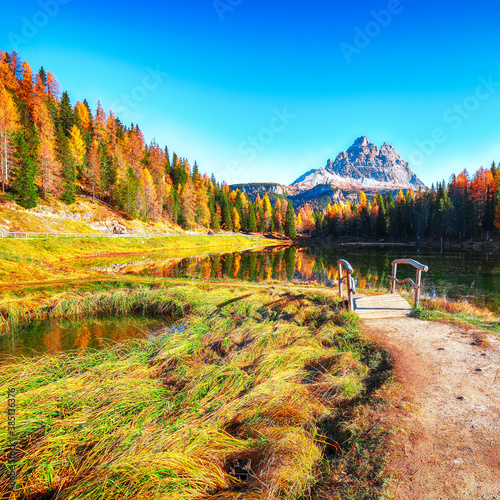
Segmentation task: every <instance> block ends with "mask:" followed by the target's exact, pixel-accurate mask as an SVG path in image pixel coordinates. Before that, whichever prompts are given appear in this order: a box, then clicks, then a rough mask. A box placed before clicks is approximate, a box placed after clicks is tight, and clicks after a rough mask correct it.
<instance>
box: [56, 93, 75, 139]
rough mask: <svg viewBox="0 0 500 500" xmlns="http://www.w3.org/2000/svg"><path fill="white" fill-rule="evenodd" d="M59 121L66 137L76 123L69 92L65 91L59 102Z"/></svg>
mask: <svg viewBox="0 0 500 500" xmlns="http://www.w3.org/2000/svg"><path fill="white" fill-rule="evenodd" d="M58 123H59V124H60V125H61V127H62V129H63V132H64V134H65V135H66V137H69V136H70V134H71V129H72V127H73V125H74V124H75V118H74V116H73V109H72V108H71V102H70V99H69V95H68V93H67V92H63V95H62V98H61V102H60V104H59V116H58Z"/></svg>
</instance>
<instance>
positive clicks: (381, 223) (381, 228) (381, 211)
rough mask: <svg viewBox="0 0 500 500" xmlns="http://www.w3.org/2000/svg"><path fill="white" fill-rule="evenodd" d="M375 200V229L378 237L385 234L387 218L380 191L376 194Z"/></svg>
mask: <svg viewBox="0 0 500 500" xmlns="http://www.w3.org/2000/svg"><path fill="white" fill-rule="evenodd" d="M376 201H377V206H378V213H377V219H376V225H375V231H376V234H377V236H378V237H379V238H385V237H386V236H387V229H388V220H387V214H386V210H385V203H384V200H383V199H382V196H381V195H380V193H378V194H377V197H376Z"/></svg>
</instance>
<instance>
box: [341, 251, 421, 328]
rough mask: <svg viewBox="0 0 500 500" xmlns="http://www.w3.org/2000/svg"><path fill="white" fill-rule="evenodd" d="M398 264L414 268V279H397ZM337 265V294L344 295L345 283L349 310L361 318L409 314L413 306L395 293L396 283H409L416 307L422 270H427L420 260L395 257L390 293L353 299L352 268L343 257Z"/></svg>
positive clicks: (393, 316) (354, 292)
mask: <svg viewBox="0 0 500 500" xmlns="http://www.w3.org/2000/svg"><path fill="white" fill-rule="evenodd" d="M398 264H409V265H411V266H413V267H414V268H416V270H417V277H416V280H415V281H413V280H412V279H410V278H406V279H404V280H398V279H397V277H396V275H397V269H398ZM337 265H338V269H339V295H340V297H344V292H343V288H344V287H343V284H344V283H345V284H346V288H347V304H348V308H349V310H350V311H354V312H355V313H356V314H357V315H358V316H359V317H360V318H361V319H381V318H398V317H402V316H408V315H410V314H411V312H412V311H413V308H412V306H411V305H410V304H408V302H407V300H406V299H404V298H403V297H402V296H401V295H399V294H398V293H396V285H402V284H403V283H410V285H411V286H412V288H413V290H414V294H415V300H414V303H413V306H414V308H415V309H416V308H417V307H418V303H419V300H420V288H421V285H422V272H424V273H426V272H427V271H428V270H429V268H428V267H427V266H424V265H423V264H420V262H417V261H416V260H412V259H397V260H395V261H393V263H392V276H390V278H391V293H390V294H385V295H370V296H368V295H367V296H360V297H359V298H356V299H355V298H354V297H353V296H354V295H355V294H356V287H355V284H354V278H353V277H352V274H353V272H354V269H353V268H352V266H351V265H350V264H349V262H347V261H346V260H343V259H341V260H339V261H338V264H337Z"/></svg>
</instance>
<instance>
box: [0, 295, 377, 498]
mask: <svg viewBox="0 0 500 500" xmlns="http://www.w3.org/2000/svg"><path fill="white" fill-rule="evenodd" d="M248 291H250V292H251V293H250V294H249V293H248ZM245 292H247V293H245ZM141 293H143V294H144V295H143V296H142V298H141V299H140V300H141V301H142V302H145V301H146V302H147V301H150V302H151V304H152V306H151V307H153V305H154V307H155V308H158V307H160V306H161V304H162V303H164V304H165V310H166V311H167V310H171V309H170V308H171V304H172V303H174V302H175V303H176V304H179V305H180V306H181V307H182V308H183V309H188V310H189V311H190V314H189V315H188V316H186V317H185V318H184V320H182V323H181V324H180V325H178V326H179V328H178V329H177V330H176V331H172V333H171V334H170V335H167V336H166V337H165V338H159V337H155V338H152V339H149V340H148V341H130V342H128V343H124V344H119V345H117V346H115V347H113V348H109V349H108V350H106V351H102V352H96V353H87V354H85V355H73V354H62V355H58V356H43V357H40V358H35V359H33V360H25V361H19V362H17V363H15V364H14V365H11V366H3V367H0V391H1V392H3V393H5V392H6V390H7V389H8V388H11V387H14V388H16V391H17V401H16V406H17V408H16V411H17V414H16V417H17V439H18V443H19V452H20V454H19V463H18V465H17V488H18V490H17V493H18V494H19V495H20V496H26V497H29V498H37V497H42V496H43V495H47V496H50V497H52V498H58V499H69V498H71V499H95V498H106V499H115V498H116V499H118V498H120V499H127V498H129V499H137V498H144V499H146V498H147V499H148V500H153V499H155V498H158V499H159V498H169V499H173V500H177V499H207V500H208V499H217V498H235V499H236V498H238V499H247V500H248V499H269V500H271V499H278V498H280V499H281V498H290V499H291V498H300V497H301V495H303V494H304V493H305V491H306V490H307V489H308V488H310V487H311V486H313V485H314V483H315V481H316V477H315V475H316V471H317V468H318V467H319V465H320V462H321V460H322V455H323V446H324V444H323V443H324V438H322V437H321V436H320V435H319V426H320V425H321V422H322V421H323V420H324V419H327V418H332V416H334V415H335V414H336V413H337V411H338V408H339V407H340V406H343V405H345V404H352V402H353V401H356V400H357V399H358V398H360V397H361V396H362V395H363V394H364V392H365V385H364V383H363V381H364V380H366V378H367V377H368V374H369V367H368V366H367V365H366V364H365V361H363V359H364V358H363V341H362V340H360V338H359V336H358V331H357V326H356V322H355V321H354V318H353V316H352V315H350V314H348V313H343V312H339V311H338V310H337V307H336V305H335V303H334V302H333V301H332V299H331V298H327V297H325V296H321V295H319V294H316V295H313V294H309V295H307V294H306V295H305V297H302V298H299V297H294V294H293V293H289V294H287V296H286V298H285V299H284V300H283V301H281V302H279V303H276V300H277V299H280V298H281V297H282V296H281V295H279V293H278V292H276V291H273V290H263V291H255V290H245V289H244V287H241V288H235V289H234V290H226V289H213V290H211V291H201V290H199V289H197V288H196V287H193V286H190V287H187V286H185V287H177V288H172V289H165V290H164V289H161V290H152V291H151V292H147V291H144V292H141ZM148 293H150V294H151V295H148ZM108 295H109V297H108V298H106V297H105V294H101V296H100V297H99V298H98V299H97V298H96V301H97V302H98V303H99V304H101V306H102V307H104V306H103V304H108V305H109V304H111V301H112V300H114V299H112V298H111V297H112V295H113V294H108ZM239 296H241V297H242V298H241V300H237V301H232V299H234V298H235V297H236V298H237V297H239ZM133 300H136V301H137V302H139V299H138V298H137V297H136V298H135V299H133ZM133 300H132V302H133ZM106 301H107V302H106ZM125 302H126V299H125V298H124V299H123V303H125ZM120 303H122V302H120V299H116V302H115V306H114V307H115V308H116V309H117V308H118V305H117V304H120ZM270 303H274V304H275V305H274V306H267V307H266V306H265V304H270ZM72 304H73V305H72ZM169 304H170V305H169ZM70 306H71V307H73V306H74V301H72V300H69V298H68V297H65V296H61V297H59V299H58V304H56V308H55V311H59V313H58V314H62V313H63V312H64V310H65V308H68V307H70ZM5 404H6V403H5V401H2V405H0V412H2V413H4V414H5V411H6V407H5ZM7 438H8V436H7V432H6V427H5V424H4V423H2V424H1V426H0V448H1V449H2V456H3V457H4V459H3V460H5V456H6V452H7V451H8V447H9V443H8V439H7ZM8 489H9V483H8V476H6V475H4V476H1V477H0V495H2V494H3V495H5V494H7V492H8Z"/></svg>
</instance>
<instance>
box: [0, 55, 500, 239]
mask: <svg viewBox="0 0 500 500" xmlns="http://www.w3.org/2000/svg"><path fill="white" fill-rule="evenodd" d="M0 138H1V141H0V175H1V190H2V193H3V195H5V196H7V197H9V196H11V197H12V198H13V199H15V200H16V202H17V203H18V204H19V205H21V206H22V207H25V208H33V207H35V206H36V205H37V203H38V202H39V199H40V198H41V199H43V200H48V199H53V198H57V199H60V200H62V201H63V202H65V203H67V204H69V205H70V204H73V203H74V202H75V199H76V195H78V194H84V195H87V196H91V197H92V198H93V199H98V200H101V201H104V202H106V203H108V204H110V205H111V206H112V207H114V208H116V209H118V210H120V211H121V212H122V213H123V214H124V215H125V216H127V217H129V218H137V219H142V220H149V221H159V220H168V221H171V222H172V223H174V224H179V225H180V226H181V227H183V228H185V229H196V228H199V229H201V228H204V229H205V230H209V229H211V230H213V231H214V232H218V231H220V230H225V231H244V232H275V233H279V234H283V235H286V236H289V237H295V236H296V230H297V231H298V232H301V233H302V232H306V233H309V234H327V235H333V236H335V237H339V238H340V237H346V236H351V237H355V238H365V239H381V238H382V239H384V238H392V239H393V240H408V239H415V238H422V239H423V238H429V239H436V238H455V239H465V238H477V237H485V236H486V237H487V238H489V237H490V236H491V235H493V234H498V229H499V228H500V169H498V168H497V167H496V165H495V164H494V163H493V165H492V166H491V168H489V169H484V168H480V169H479V170H478V171H477V172H476V173H475V174H474V175H473V176H469V174H468V173H467V172H462V173H461V174H459V175H458V176H455V175H454V176H453V177H452V179H450V182H449V183H444V182H443V183H438V184H437V185H436V186H435V187H434V186H432V187H431V188H430V189H425V190H419V191H418V192H413V191H408V192H406V193H403V192H401V191H400V192H399V193H398V194H397V196H396V195H395V196H393V195H392V194H391V193H386V194H385V195H382V194H378V195H377V196H376V197H374V198H373V199H371V200H369V199H367V197H366V195H365V194H364V193H363V192H361V193H360V195H359V197H358V199H357V202H356V203H354V202H349V201H345V202H342V201H341V202H338V203H336V204H333V205H332V204H328V206H326V208H324V209H322V210H318V209H313V208H312V207H311V206H309V205H307V204H306V205H303V206H301V207H300V209H298V210H297V212H295V211H294V208H293V205H292V203H291V202H290V201H288V200H287V199H286V197H275V198H274V199H273V200H272V203H271V200H270V199H269V197H268V195H267V194H265V195H264V196H263V197H260V196H259V195H257V197H256V198H255V199H254V200H251V199H249V198H248V197H247V196H246V195H245V194H244V193H241V192H240V191H239V190H236V191H232V190H231V189H230V187H229V186H228V185H227V184H225V183H222V184H221V183H218V182H217V180H216V179H215V178H214V176H213V175H212V176H211V177H209V176H208V175H207V174H204V173H201V172H200V171H199V168H198V165H197V163H196V162H195V163H194V164H193V165H191V164H190V163H189V162H188V160H187V159H186V158H184V157H180V156H178V155H177V154H176V153H172V154H170V152H169V149H168V148H167V147H166V146H165V147H162V146H160V145H158V144H157V143H156V142H155V141H153V142H151V143H150V144H147V143H146V141H145V138H144V135H143V133H142V132H141V130H140V128H139V126H138V125H135V124H131V125H130V126H126V125H124V124H123V123H122V122H121V121H120V118H119V117H117V116H115V114H114V113H113V111H112V110H110V111H109V112H106V111H105V110H104V109H103V108H102V106H101V103H100V102H97V105H96V109H95V112H93V111H92V109H91V107H90V105H89V103H88V102H87V101H86V100H83V101H81V102H80V101H78V102H76V103H71V101H70V98H69V95H68V93H67V92H62V91H61V87H60V85H59V83H58V81H57V79H56V78H55V76H54V75H53V74H52V73H51V72H50V71H45V70H44V69H43V67H42V68H41V69H40V70H39V71H38V72H37V73H34V72H33V70H32V69H31V67H30V65H29V64H28V63H27V62H24V61H22V59H21V58H20V57H19V55H18V54H17V53H16V52H12V53H10V54H9V53H7V52H0Z"/></svg>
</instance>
